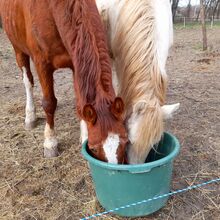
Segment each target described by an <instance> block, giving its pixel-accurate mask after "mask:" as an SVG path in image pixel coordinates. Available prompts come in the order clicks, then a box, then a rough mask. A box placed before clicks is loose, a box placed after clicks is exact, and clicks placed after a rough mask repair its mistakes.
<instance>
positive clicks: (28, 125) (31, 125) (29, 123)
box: [25, 121, 36, 131]
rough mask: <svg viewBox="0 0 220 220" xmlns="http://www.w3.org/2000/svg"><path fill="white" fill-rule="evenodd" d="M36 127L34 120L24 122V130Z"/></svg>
mask: <svg viewBox="0 0 220 220" xmlns="http://www.w3.org/2000/svg"><path fill="white" fill-rule="evenodd" d="M35 127H36V121H31V122H27V123H25V130H27V131H30V130H32V129H34V128H35Z"/></svg>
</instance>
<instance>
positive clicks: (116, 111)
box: [111, 97, 124, 119]
mask: <svg viewBox="0 0 220 220" xmlns="http://www.w3.org/2000/svg"><path fill="white" fill-rule="evenodd" d="M111 112H112V114H113V115H114V116H115V117H116V118H117V119H120V118H121V117H122V114H123V112H124V102H123V101H122V99H121V98H120V97H116V98H115V100H114V102H113V103H112V105H111Z"/></svg>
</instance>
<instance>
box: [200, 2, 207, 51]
mask: <svg viewBox="0 0 220 220" xmlns="http://www.w3.org/2000/svg"><path fill="white" fill-rule="evenodd" d="M200 8H201V10H200V11H201V22H202V36H203V40H202V41H203V50H207V34H206V24H205V8H204V4H203V0H200Z"/></svg>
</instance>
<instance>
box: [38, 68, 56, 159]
mask: <svg viewBox="0 0 220 220" xmlns="http://www.w3.org/2000/svg"><path fill="white" fill-rule="evenodd" d="M36 68H37V72H38V75H39V80H40V84H41V88H42V92H43V99H42V106H43V109H44V111H45V113H46V126H45V130H44V137H45V140H44V156H45V157H56V156H58V155H59V152H58V141H57V138H56V134H55V131H54V114H55V111H56V107H57V99H56V97H55V95H54V87H53V71H54V70H53V68H51V67H50V66H43V65H41V64H38V65H36Z"/></svg>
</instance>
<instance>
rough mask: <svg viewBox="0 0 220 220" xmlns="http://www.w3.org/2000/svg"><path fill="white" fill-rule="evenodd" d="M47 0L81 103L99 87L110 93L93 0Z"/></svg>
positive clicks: (102, 38) (103, 43) (91, 97)
mask: <svg viewBox="0 0 220 220" xmlns="http://www.w3.org/2000/svg"><path fill="white" fill-rule="evenodd" d="M49 1H50V6H51V8H52V13H53V16H54V19H55V22H56V25H57V29H58V31H59V33H60V36H61V38H62V40H63V43H64V45H65V47H66V48H67V51H68V52H69V54H70V56H71V59H72V62H73V65H74V80H75V89H76V93H77V96H78V99H80V100H82V103H83V104H85V103H92V102H94V100H96V95H97V93H100V92H99V91H101V90H103V91H104V93H103V92H101V93H102V94H105V93H107V94H112V95H113V94H114V90H113V87H112V76H111V64H110V58H109V55H108V49H107V45H106V39H105V37H106V36H105V32H104V29H103V26H102V22H101V19H100V16H99V14H98V10H97V8H96V5H95V2H94V1H93V0H67V1H60V0H49ZM98 90H99V91H98ZM83 104H82V105H83Z"/></svg>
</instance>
